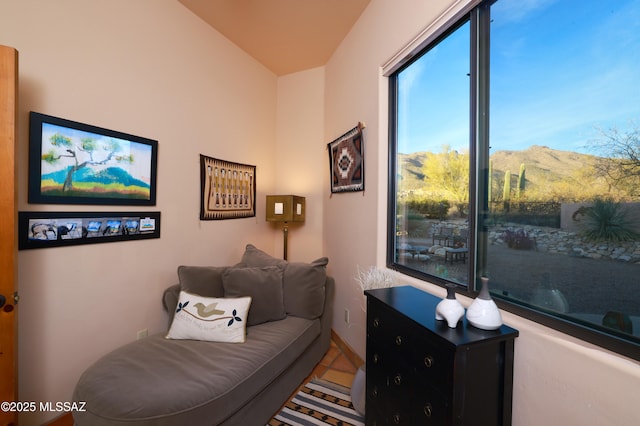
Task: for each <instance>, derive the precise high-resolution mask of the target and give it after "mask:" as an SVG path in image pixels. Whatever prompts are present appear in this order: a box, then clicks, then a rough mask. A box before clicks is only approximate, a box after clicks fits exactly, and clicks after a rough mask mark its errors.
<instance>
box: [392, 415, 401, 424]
mask: <svg viewBox="0 0 640 426" xmlns="http://www.w3.org/2000/svg"><path fill="white" fill-rule="evenodd" d="M393 423H395V424H397V425H399V424H400V414H394V415H393Z"/></svg>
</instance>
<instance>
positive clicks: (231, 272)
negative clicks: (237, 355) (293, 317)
mask: <svg viewBox="0 0 640 426" xmlns="http://www.w3.org/2000/svg"><path fill="white" fill-rule="evenodd" d="M222 285H223V287H224V295H225V297H242V296H249V297H251V300H252V302H251V307H250V308H249V318H248V325H256V324H262V323H263V322H267V321H276V320H281V319H283V318H284V317H285V316H286V313H285V310H284V299H283V296H282V291H283V290H282V269H281V268H280V267H278V266H264V267H254V268H229V269H227V270H226V271H224V273H223V274H222Z"/></svg>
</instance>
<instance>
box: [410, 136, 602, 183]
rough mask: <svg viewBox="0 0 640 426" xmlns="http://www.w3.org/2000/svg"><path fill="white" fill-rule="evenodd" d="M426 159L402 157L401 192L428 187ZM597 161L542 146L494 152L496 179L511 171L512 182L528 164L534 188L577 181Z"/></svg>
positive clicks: (417, 155) (420, 154) (422, 154)
mask: <svg viewBox="0 0 640 426" xmlns="http://www.w3.org/2000/svg"><path fill="white" fill-rule="evenodd" d="M426 157H427V153H426V152H416V153H412V154H398V170H399V171H403V175H402V176H399V178H400V179H399V180H398V183H399V188H398V189H399V190H400V191H405V190H411V189H418V188H422V187H423V186H424V178H425V176H424V173H423V164H424V162H425V160H426ZM596 158H597V157H595V156H593V155H588V154H580V153H577V152H573V151H562V150H557V149H551V148H549V147H546V146H539V145H533V146H531V147H529V148H527V149H525V150H521V151H506V150H505V151H496V152H493V153H491V161H492V163H493V176H494V178H495V179H500V180H501V179H503V178H504V173H505V171H507V170H509V171H510V172H511V176H512V179H517V176H518V172H519V170H520V165H521V164H524V165H525V168H526V173H525V175H526V181H527V185H528V186H533V187H535V186H541V185H546V184H548V183H550V182H559V181H562V180H567V179H571V178H574V179H575V178H576V176H580V175H581V174H583V173H587V170H588V169H587V168H588V167H589V165H590V164H592V163H593V161H594V160H595V159H596Z"/></svg>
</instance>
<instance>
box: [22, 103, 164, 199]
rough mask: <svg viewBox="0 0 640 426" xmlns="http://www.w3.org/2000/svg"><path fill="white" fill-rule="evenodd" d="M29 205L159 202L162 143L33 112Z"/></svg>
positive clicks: (30, 132)
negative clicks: (158, 166)
mask: <svg viewBox="0 0 640 426" xmlns="http://www.w3.org/2000/svg"><path fill="white" fill-rule="evenodd" d="M29 120H30V121H29V203H49V204H111V205H138V206H153V205H155V204H156V174H157V161H158V142H157V141H155V140H152V139H147V138H143V137H140V136H134V135H129V134H126V133H121V132H117V131H114V130H108V129H103V128H100V127H96V126H91V125H88V124H82V123H78V122H75V121H71V120H65V119H62V118H58V117H52V116H49V115H44V114H40V113H37V112H31V114H30V116H29Z"/></svg>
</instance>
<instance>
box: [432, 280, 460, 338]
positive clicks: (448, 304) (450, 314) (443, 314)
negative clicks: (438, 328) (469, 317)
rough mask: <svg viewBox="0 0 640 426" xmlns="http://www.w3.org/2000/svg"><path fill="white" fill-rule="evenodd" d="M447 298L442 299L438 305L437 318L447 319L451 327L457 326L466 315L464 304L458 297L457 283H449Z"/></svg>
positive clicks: (439, 319)
mask: <svg viewBox="0 0 640 426" xmlns="http://www.w3.org/2000/svg"><path fill="white" fill-rule="evenodd" d="M446 288H447V298H446V299H442V301H441V302H440V303H438V305H437V306H436V319H437V320H438V321H447V325H448V326H449V327H450V328H456V326H457V325H458V322H459V321H460V320H461V319H462V317H463V316H464V306H462V303H460V302H459V301H458V299H456V290H455V288H456V287H455V285H453V284H447V285H446Z"/></svg>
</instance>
